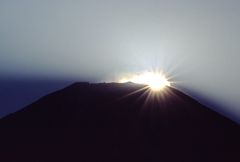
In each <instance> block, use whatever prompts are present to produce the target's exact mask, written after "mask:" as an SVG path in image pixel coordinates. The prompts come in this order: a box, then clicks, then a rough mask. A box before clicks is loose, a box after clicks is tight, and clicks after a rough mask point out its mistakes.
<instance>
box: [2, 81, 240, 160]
mask: <svg viewBox="0 0 240 162" xmlns="http://www.w3.org/2000/svg"><path fill="white" fill-rule="evenodd" d="M0 134H1V135H0V137H1V139H4V140H3V142H2V144H1V146H0V149H1V151H2V153H3V156H1V157H0V159H2V161H4V160H5V161H7V160H8V161H16V160H19V159H23V160H24V161H28V160H29V159H30V161H31V160H32V161H33V160H34V161H35V160H39V159H40V161H70V160H71V161H72V160H75V161H209V160H211V161H234V160H237V161H239V160H240V158H239V152H238V151H237V150H240V140H239V135H240V127H239V125H238V124H236V123H234V122H233V121H231V120H229V119H227V118H225V117H223V116H222V115H220V114H218V113H216V112H214V111H212V110H211V109H209V108H207V107H205V106H203V105H201V104H200V103H198V102H197V101H196V100H194V99H192V98H191V97H189V96H187V95H185V94H184V93H182V92H180V91H178V90H176V89H174V88H172V87H169V86H166V87H165V88H164V89H163V90H161V91H158V92H155V91H151V90H150V89H149V88H148V86H147V85H142V84H135V83H131V82H128V83H97V84H93V83H88V82H77V83H74V84H72V85H70V86H68V87H66V88H64V89H62V90H59V91H56V92H53V93H51V94H49V95H46V96H44V97H43V98H41V99H39V100H38V101H36V102H34V103H32V104H30V105H29V106H27V107H25V108H23V109H22V110H20V111H18V112H16V113H13V114H11V115H8V116H6V117H4V118H3V119H1V120H0Z"/></svg>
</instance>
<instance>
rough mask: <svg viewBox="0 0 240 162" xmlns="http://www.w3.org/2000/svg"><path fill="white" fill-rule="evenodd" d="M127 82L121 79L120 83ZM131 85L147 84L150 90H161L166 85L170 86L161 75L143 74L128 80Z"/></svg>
mask: <svg viewBox="0 0 240 162" xmlns="http://www.w3.org/2000/svg"><path fill="white" fill-rule="evenodd" d="M125 81H127V80H126V79H123V80H122V82H125ZM128 81H131V82H133V83H139V84H147V85H149V87H150V88H151V89H152V90H161V89H162V88H164V87H165V86H166V85H167V86H170V83H169V82H168V81H167V79H166V78H165V77H164V76H163V75H162V74H161V73H150V72H148V73H145V74H143V75H139V76H134V77H133V78H132V79H129V80H128Z"/></svg>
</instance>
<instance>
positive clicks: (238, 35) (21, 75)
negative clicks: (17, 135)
mask: <svg viewBox="0 0 240 162" xmlns="http://www.w3.org/2000/svg"><path fill="white" fill-rule="evenodd" d="M239 15H240V1H238V0H201V1H200V0H181V1H179V0H132V1H125V0H119V1H118V0H111V1H110V0H101V1H100V0H68V1H63V0H58V1H56V0H51V1H49V0H35V1H32V0H22V1H17V0H1V1H0V88H1V89H0V97H1V98H0V106H1V108H0V109H1V110H0V118H1V117H3V116H5V115H6V114H8V113H11V112H13V111H16V110H17V109H20V108H23V107H24V106H26V105H28V104H30V103H31V102H33V101H35V100H37V99H39V98H40V97H42V96H44V95H46V94H48V93H51V92H53V91H55V90H58V89H61V88H64V87H65V86H67V85H69V84H71V83H73V82H77V81H88V82H91V83H97V82H118V81H119V80H121V79H122V78H128V77H131V76H133V75H140V74H142V73H143V72H145V71H151V70H156V69H158V70H162V71H163V73H164V74H166V76H167V77H170V79H169V80H170V81H171V82H174V83H172V84H171V85H172V86H173V87H175V88H177V89H179V90H182V91H183V92H185V93H186V94H188V95H190V96H192V97H193V98H195V99H197V100H198V101H199V102H201V103H203V104H204V105H206V106H209V107H210V108H212V109H213V110H215V111H217V112H220V113H221V114H223V115H225V116H227V117H229V118H231V119H232V120H234V121H236V122H237V123H239V124H240V107H239V105H240V94H239V92H240V86H238V82H239V79H240V73H239V72H238V69H240V65H239V61H240V54H239V53H240V46H239V42H240V21H239ZM23 98H24V99H23ZM13 100H14V102H13ZM23 100H24V102H23ZM13 103H14V104H13Z"/></svg>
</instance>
